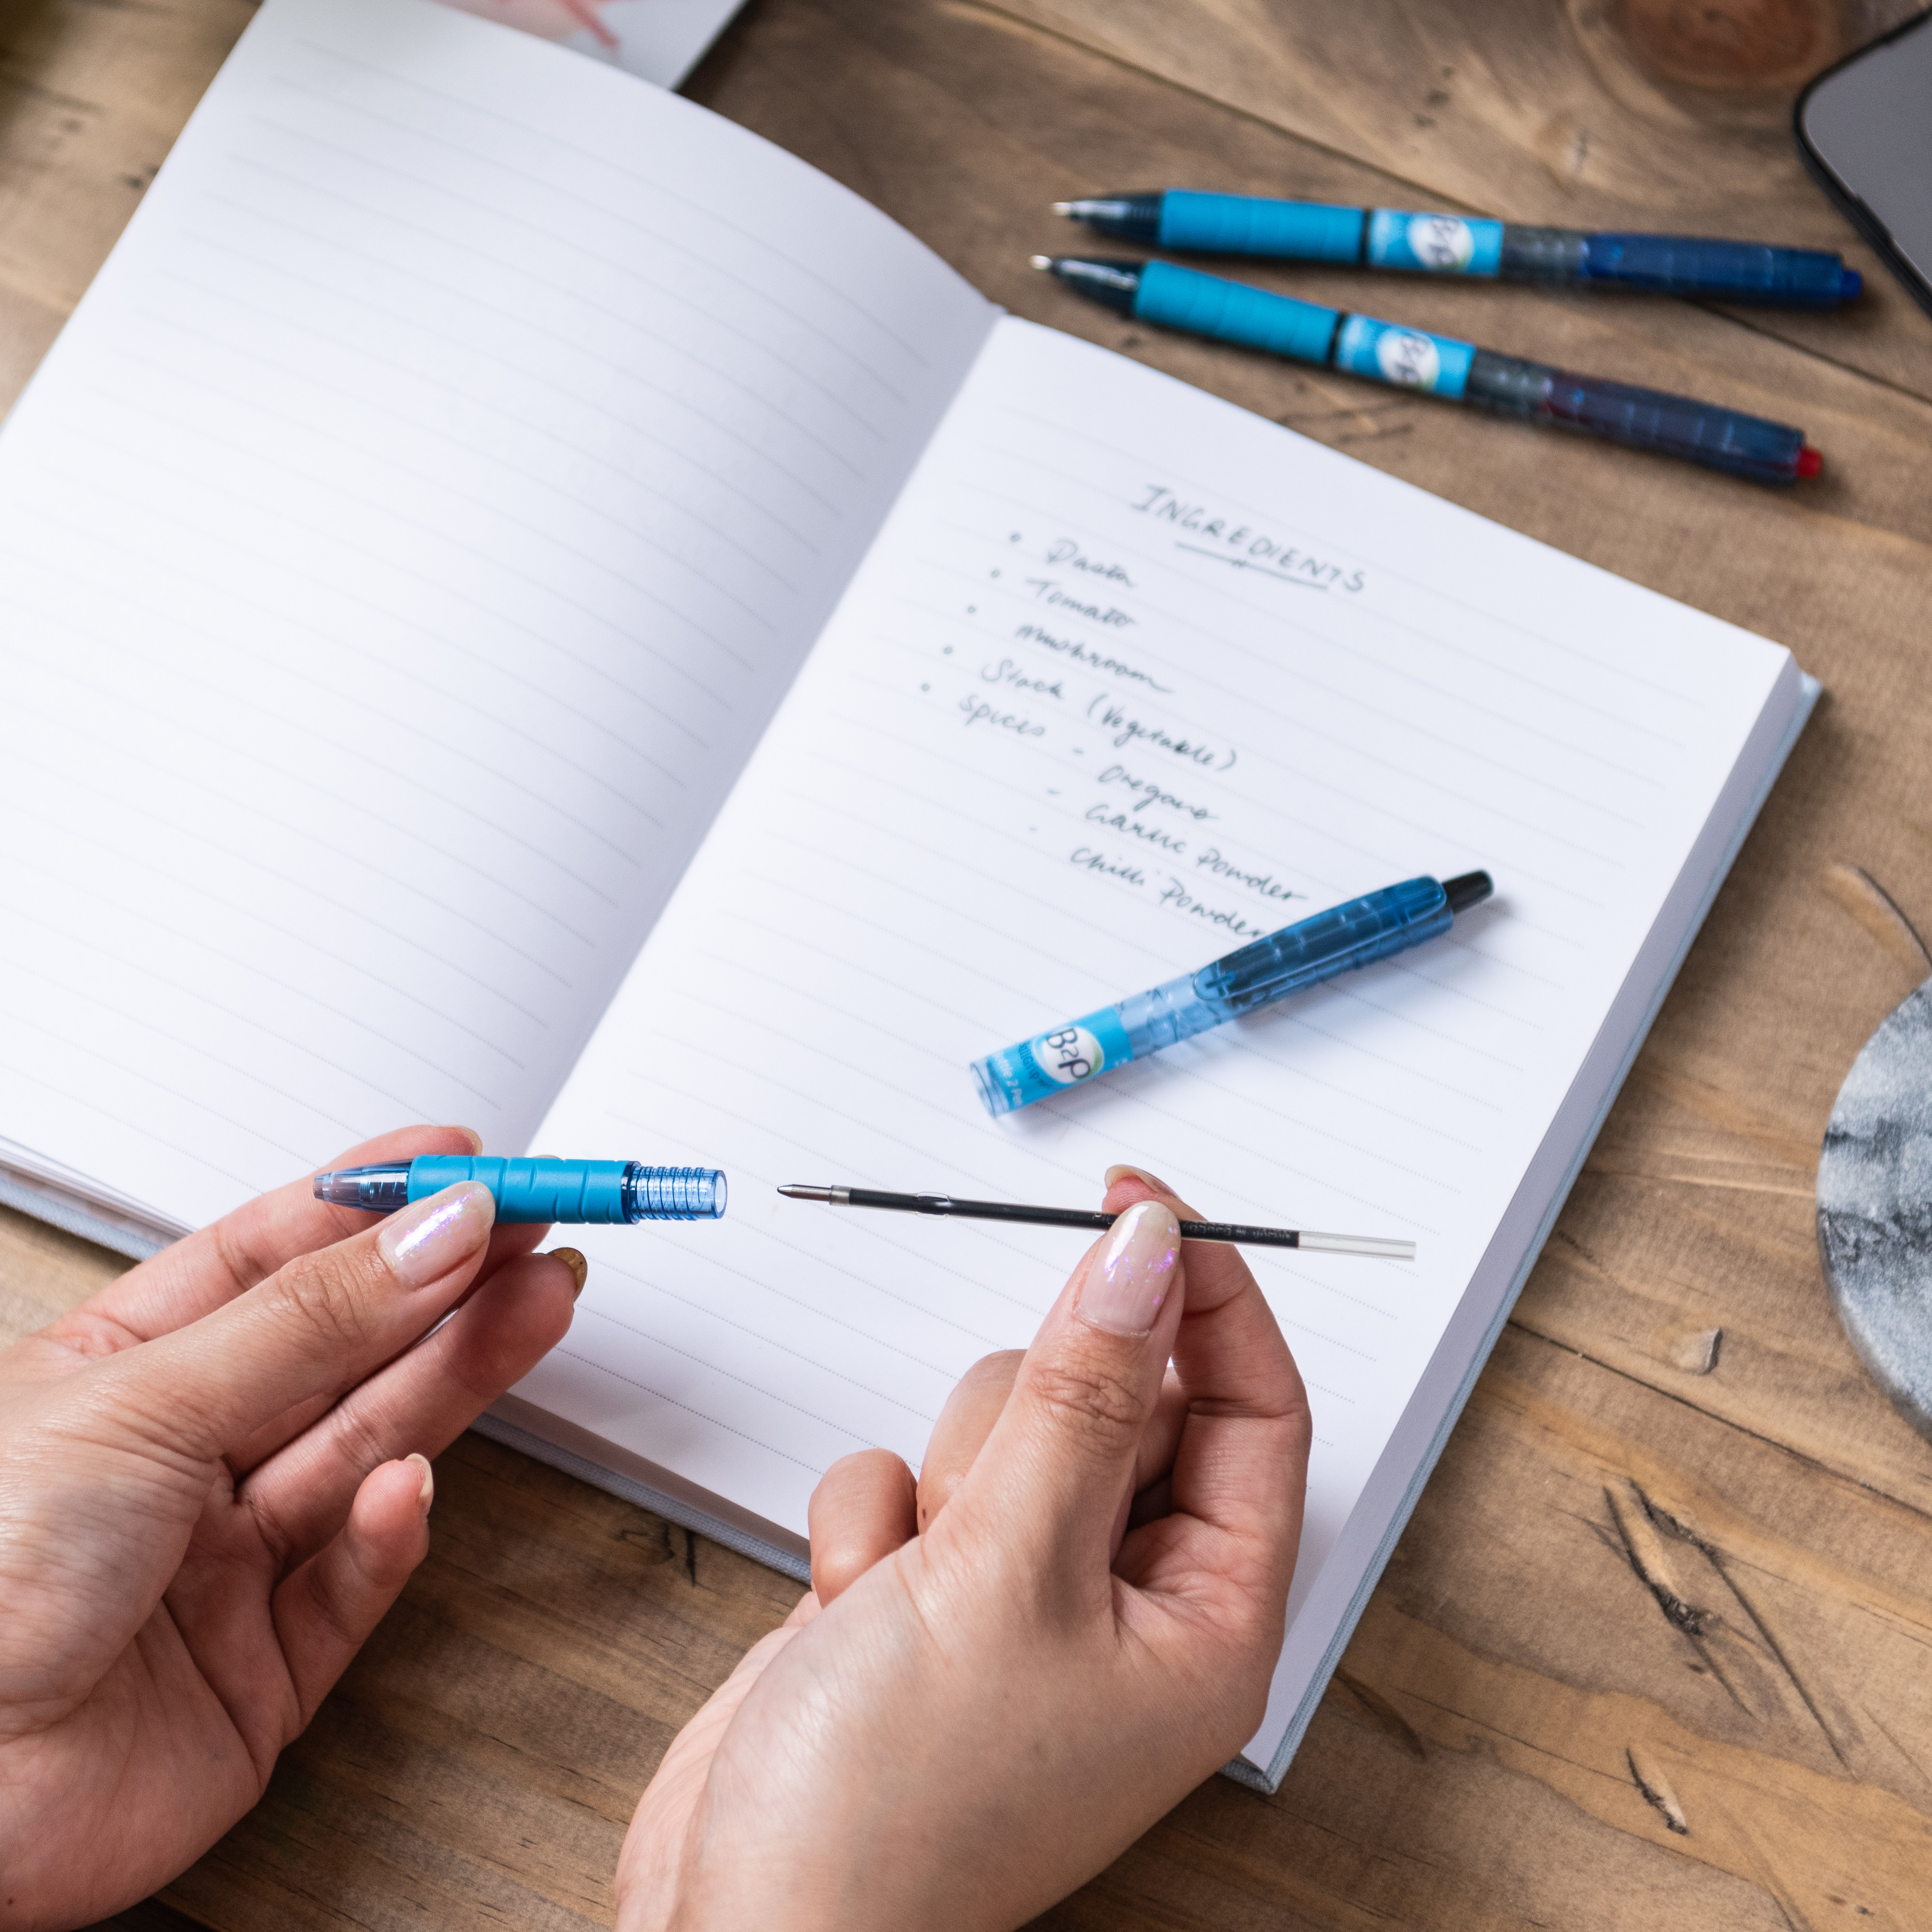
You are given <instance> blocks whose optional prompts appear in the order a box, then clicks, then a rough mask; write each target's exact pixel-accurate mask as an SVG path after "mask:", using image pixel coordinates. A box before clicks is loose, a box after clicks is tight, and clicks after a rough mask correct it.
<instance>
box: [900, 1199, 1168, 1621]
mask: <svg viewBox="0 0 1932 1932" xmlns="http://www.w3.org/2000/svg"><path fill="white" fill-rule="evenodd" d="M1185 1299H1186V1296H1185V1292H1184V1277H1183V1272H1182V1264H1181V1234H1180V1230H1179V1229H1178V1227H1177V1226H1175V1217H1174V1216H1173V1214H1172V1213H1171V1212H1170V1211H1169V1210H1168V1208H1166V1207H1165V1206H1164V1205H1162V1204H1161V1203H1160V1202H1155V1201H1145V1202H1141V1203H1140V1204H1139V1205H1136V1206H1135V1207H1133V1208H1130V1210H1129V1211H1127V1213H1125V1214H1123V1215H1122V1216H1121V1218H1120V1219H1119V1220H1118V1221H1117V1222H1115V1224H1114V1226H1112V1228H1111V1229H1109V1231H1108V1232H1107V1233H1106V1234H1105V1235H1103V1236H1102V1237H1101V1238H1100V1241H1097V1242H1096V1243H1095V1244H1094V1247H1093V1248H1092V1249H1091V1250H1090V1251H1089V1253H1088V1255H1087V1256H1086V1258H1085V1260H1084V1261H1083V1262H1082V1263H1081V1265H1080V1266H1079V1268H1076V1270H1075V1271H1074V1274H1073V1279H1072V1280H1070V1282H1069V1283H1067V1287H1066V1289H1064V1291H1063V1292H1062V1293H1061V1297H1060V1298H1059V1300H1058V1301H1057V1302H1056V1303H1055V1304H1054V1306H1053V1308H1052V1310H1051V1311H1050V1312H1049V1314H1048V1316H1047V1318H1046V1321H1045V1322H1043V1324H1042V1325H1041V1327H1040V1333H1039V1334H1038V1335H1037V1336H1036V1337H1034V1344H1033V1346H1032V1347H1031V1349H1028V1351H1027V1354H1026V1359H1025V1361H1024V1362H1023V1363H1022V1364H1021V1366H1020V1371H1019V1376H1017V1378H1016V1379H1015V1382H1014V1384H1013V1393H1012V1394H1011V1395H1010V1396H1009V1397H1008V1398H1007V1403H1006V1406H1005V1407H1004V1409H1002V1410H1001V1413H1000V1418H999V1420H998V1421H997V1422H996V1423H995V1424H994V1426H993V1431H992V1435H991V1436H989V1438H988V1439H987V1442H986V1448H984V1449H983V1450H982V1451H981V1452H980V1457H979V1459H978V1460H977V1462H976V1463H974V1466H973V1468H972V1469H971V1472H969V1473H968V1476H967V1478H966V1479H965V1481H964V1482H962V1484H960V1485H959V1488H958V1490H956V1492H955V1493H954V1495H953V1499H952V1502H951V1503H950V1505H949V1507H948V1508H947V1511H946V1513H945V1514H944V1516H943V1517H941V1520H940V1522H939V1523H938V1525H936V1526H935V1528H936V1529H938V1530H940V1531H942V1532H943V1531H944V1530H945V1529H947V1526H949V1524H950V1523H952V1522H953V1521H954V1520H957V1519H958V1518H959V1515H960V1512H961V1511H962V1508H965V1506H966V1505H968V1502H969V1499H970V1502H971V1511H970V1515H969V1519H968V1525H967V1531H968V1532H970V1530H971V1527H972V1526H974V1525H975V1524H977V1523H983V1522H986V1521H988V1520H992V1521H994V1522H996V1523H998V1524H999V1525H1000V1532H999V1535H998V1537H997V1538H995V1541H997V1542H998V1543H999V1544H1001V1545H1002V1546H1003V1547H1005V1548H1006V1549H1007V1550H1009V1551H1010V1553H1011V1554H1012V1555H1013V1556H1014V1557H1015V1558H1016V1559H1018V1561H1019V1562H1020V1563H1022V1565H1025V1567H1026V1568H1028V1570H1029V1571H1033V1572H1034V1573H1036V1574H1037V1573H1040V1572H1043V1571H1049V1570H1051V1571H1057V1572H1061V1573H1063V1574H1069V1573H1070V1574H1074V1575H1076V1576H1078V1577H1081V1578H1082V1579H1083V1580H1085V1581H1086V1582H1088V1583H1098V1582H1100V1581H1101V1580H1103V1579H1104V1577H1105V1575H1106V1568H1107V1559H1108V1555H1109V1549H1110V1547H1111V1540H1112V1532H1113V1529H1114V1525H1115V1518H1116V1517H1117V1516H1118V1513H1119V1510H1120V1505H1121V1496H1122V1495H1123V1494H1124V1492H1125V1491H1126V1489H1127V1485H1128V1484H1129V1483H1130V1481H1132V1478H1133V1471H1134V1466H1135V1461H1136V1457H1137V1455H1138V1454H1139V1449H1140V1444H1141V1438H1142V1435H1143V1434H1144V1433H1145V1430H1146V1428H1147V1425H1148V1421H1149V1420H1150V1418H1151V1417H1152V1415H1153V1414H1154V1408H1155V1405H1156V1403H1157V1402H1158V1400H1159V1399H1160V1387H1161V1377H1162V1372H1163V1370H1164V1369H1165V1367H1166V1363H1167V1358H1168V1354H1169V1350H1170V1349H1171V1348H1172V1346H1173V1342H1174V1336H1175V1330H1176V1328H1177V1327H1178V1325H1179V1324H1180V1322H1181V1310H1182V1307H1183V1304H1184V1301H1185Z"/></svg>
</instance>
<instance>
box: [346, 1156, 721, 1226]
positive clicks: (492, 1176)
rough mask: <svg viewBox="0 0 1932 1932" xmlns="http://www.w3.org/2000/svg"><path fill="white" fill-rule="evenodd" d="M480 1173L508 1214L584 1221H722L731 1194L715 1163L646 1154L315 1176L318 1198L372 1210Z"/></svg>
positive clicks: (382, 1210)
mask: <svg viewBox="0 0 1932 1932" xmlns="http://www.w3.org/2000/svg"><path fill="white" fill-rule="evenodd" d="M458 1181H480V1182H481V1184H483V1185H484V1187H487V1188H488V1189H489V1190H490V1193H492V1194H493V1196H495V1197H496V1219H497V1220H499V1221H517V1222H531V1221H538V1222H543V1221H559V1222H563V1223H571V1224H576V1225H584V1224H589V1223H605V1224H609V1223H621V1222H637V1221H715V1220H717V1219H718V1217H719V1216H720V1215H721V1214H723V1213H724V1203H725V1201H726V1199H727V1197H728V1195H729V1192H730V1190H729V1189H728V1188H727V1186H726V1184H725V1180H724V1175H723V1174H722V1173H721V1172H719V1171H718V1169H716V1168H715V1167H646V1166H645V1165H644V1163H643V1162H642V1161H638V1160H543V1159H538V1158H535V1157H529V1158H525V1159H521V1160H502V1159H501V1158H499V1157H496V1156H494V1155H486V1154H419V1155H418V1156H417V1157H416V1159H415V1160H411V1161H386V1162H384V1163H382V1164H381V1165H380V1166H375V1167H345V1168H340V1169H337V1170H336V1172H334V1173H332V1174H318V1175H317V1176H316V1178H315V1198H316V1199H317V1200H318V1201H329V1202H334V1203H335V1205H336V1206H338V1207H339V1208H361V1209H362V1211H363V1212H364V1213H365V1214H394V1213H395V1211H396V1210H397V1209H398V1208H402V1207H406V1206H407V1205H408V1204H409V1203H410V1202H412V1201H422V1200H426V1199H428V1197H429V1196H431V1195H432V1194H438V1193H441V1192H442V1191H443V1189H444V1188H446V1187H454V1186H455V1184H457V1183H458Z"/></svg>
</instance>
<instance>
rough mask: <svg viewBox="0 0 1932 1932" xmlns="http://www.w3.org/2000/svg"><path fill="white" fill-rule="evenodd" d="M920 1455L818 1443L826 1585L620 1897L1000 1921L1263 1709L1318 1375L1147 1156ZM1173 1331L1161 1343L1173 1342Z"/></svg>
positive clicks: (1222, 1759)
mask: <svg viewBox="0 0 1932 1932" xmlns="http://www.w3.org/2000/svg"><path fill="white" fill-rule="evenodd" d="M1108 1179H1109V1190H1108V1193H1107V1196H1106V1205H1107V1206H1108V1207H1109V1208H1112V1209H1113V1210H1115V1211H1117V1212H1119V1213H1120V1214H1121V1220H1119V1222H1118V1223H1116V1225H1115V1227H1114V1228H1113V1229H1111V1230H1110V1231H1109V1233H1108V1234H1107V1235H1106V1236H1104V1237H1103V1238H1102V1240H1101V1241H1099V1242H1097V1244H1095V1246H1094V1248H1093V1250H1091V1251H1090V1253H1088V1256H1086V1258H1085V1259H1084V1260H1083V1261H1082V1263H1081V1265H1079V1268H1076V1270H1075V1271H1074V1274H1073V1278H1072V1279H1071V1280H1070V1281H1069V1283H1067V1288H1066V1289H1065V1291H1064V1293H1063V1294H1062V1295H1061V1298H1060V1299H1059V1301H1058V1302H1057V1303H1056V1304H1055V1307H1054V1308H1053V1310H1052V1313H1050V1314H1049V1316H1047V1318H1046V1322H1044V1324H1043V1325H1042V1327H1041V1329H1040V1334H1039V1335H1038V1336H1037V1337H1036V1339H1035V1340H1034V1345H1033V1346H1032V1347H1031V1349H1028V1351H1027V1352H1026V1354H1025V1356H1024V1358H1013V1357H1008V1358H997V1357H996V1358H992V1359H991V1360H990V1361H989V1362H988V1363H985V1364H981V1365H980V1368H979V1369H978V1370H975V1371H974V1373H973V1374H972V1375H971V1376H968V1378H967V1379H966V1381H965V1382H963V1383H962V1385H961V1387H960V1388H959V1391H956V1394H955V1397H954V1399H953V1400H952V1401H951V1402H950V1403H948V1405H947V1409H946V1411H945V1412H944V1415H942V1416H941V1421H940V1424H939V1426H938V1429H937V1430H936V1431H935V1436H934V1439H933V1442H932V1447H931V1449H930V1450H929V1454H928V1456H927V1458H926V1463H925V1465H924V1467H923V1469H922V1474H921V1477H920V1479H919V1482H918V1484H914V1481H913V1477H912V1475H911V1472H910V1471H909V1470H908V1469H907V1467H906V1466H905V1465H904V1463H901V1462H900V1461H899V1460H898V1458H897V1457H892V1456H890V1455H888V1454H886V1453H885V1452H884V1451H869V1452H867V1453H866V1454H862V1455H859V1456H856V1457H847V1459H846V1460H844V1461H843V1462H841V1463H838V1464H836V1465H835V1466H834V1467H833V1468H832V1469H831V1470H830V1471H829V1472H827V1474H826V1478H825V1480H824V1481H823V1483H822V1484H820V1487H819V1489H818V1491H817V1494H816V1495H815V1496H814V1498H813V1502H812V1511H811V1532H812V1535H811V1547H812V1577H813V1584H814V1588H813V1590H812V1591H811V1593H809V1594H808V1595H807V1596H806V1597H805V1598H804V1599H803V1600H802V1602H801V1603H800V1604H799V1607H798V1610H796V1612H795V1613H793V1616H792V1617H791V1619H790V1620H789V1621H788V1622H787V1625H785V1627H784V1628H782V1629H781V1630H778V1631H774V1632H773V1633H772V1634H771V1636H769V1637H766V1639H764V1640H763V1642H762V1643H759V1644H758V1645H757V1646H754V1648H753V1649H752V1650H751V1652H749V1653H748V1655H747V1656H746V1657H745V1660H744V1661H743V1662H742V1664H740V1665H739V1668H738V1670H736V1672H735V1673H733V1676H731V1678H730V1679H729V1680H728V1681H727V1682H726V1683H725V1684H724V1685H723V1686H722V1687H721V1688H720V1690H719V1691H718V1692H717V1694H715V1696H714V1697H712V1700H710V1702H709V1703H707V1704H706V1706H705V1707H704V1708H703V1710H702V1711H700V1712H699V1713H698V1715H697V1716H696V1717H695V1718H693V1719H692V1721H691V1723H690V1724H688V1726H686V1727H685V1730H683V1732H682V1733H680V1735H679V1737H678V1738H677V1739H676V1742H674V1743H673V1745H672V1747H671V1748H670V1751H669V1752H668V1753H667V1754H666V1756H665V1758H664V1762H663V1763H662V1764H661V1766H659V1768H658V1774H657V1775H656V1777H655V1778H654V1779H653V1780H652V1783H651V1785H650V1787H649V1790H646V1793H644V1796H643V1801H642V1802H641V1803H640V1805H639V1806H638V1808H637V1816H636V1817H635V1818H634V1820H633V1821H632V1824H631V1831H630V1834H629V1836H628V1838H627V1839H626V1841H625V1847H624V1853H623V1857H622V1861H621V1863H620V1865H619V1873H618V1897H619V1925H620V1926H621V1927H624V1928H625V1932H646V1928H671V1927H677V1928H685V1932H688V1928H694V1927H719V1928H724V1927H733V1928H735V1927H741V1926H744V1925H749V1924H772V1925H782V1926H784V1927H787V1932H806V1928H817V1927H839V1928H841V1932H867V1928H872V1927H879V1928H886V1927H890V1928H892V1932H900V1929H901V1928H903V1927H907V1926H918V1927H921V1928H922V1932H938V1928H957V1932H998V1928H1005V1927H1012V1926H1016V1925H1018V1924H1021V1923H1022V1921H1025V1920H1026V1919H1028V1918H1031V1917H1032V1916H1034V1915H1035V1914H1036V1913H1037V1912H1040V1911H1041V1910H1043V1909H1045V1907H1046V1906H1048V1905H1049V1904H1050V1903H1052V1902H1053V1901H1054V1900H1055V1899H1058V1898H1059V1897H1063V1896H1064V1894H1066V1893H1067V1892H1068V1891H1071V1890H1073V1888H1074V1887H1075V1886H1076V1885H1079V1884H1080V1883H1081V1882H1082V1881H1083V1880H1085V1879H1087V1878H1089V1877H1091V1876H1092V1875H1093V1874H1094V1873H1096V1872H1097V1871H1099V1870H1101V1869H1102V1868H1103V1867H1104V1866H1105V1865H1106V1864H1108V1863H1109V1861H1111V1860H1112V1859H1113V1858H1115V1857H1116V1856H1118V1855H1119V1853H1120V1852H1122V1851H1123V1850H1124V1849H1126V1847H1127V1846H1128V1845H1129V1844H1130V1843H1132V1842H1133V1840H1134V1839H1135V1838H1137V1837H1138V1836H1139V1835H1140V1834H1141V1833H1142V1832H1144V1831H1145V1830H1146V1829H1147V1828H1148V1826H1150V1825H1151V1824H1152V1823H1154V1821H1155V1820H1157V1818H1159V1817H1160V1816H1161V1815H1162V1814H1163V1813H1164V1812H1165V1811H1167V1810H1168V1809H1169V1808H1171V1807H1172V1805H1174V1804H1175V1802H1177V1801H1178V1799H1180V1798H1181V1796H1184V1794H1185V1793H1187V1791H1188V1790H1190V1789H1191V1788H1192V1787H1193V1786H1194V1785H1196V1784H1198V1783H1199V1781H1201V1780H1202V1778H1205V1777H1207V1776H1208V1775H1210V1774H1211V1772H1214V1770H1215V1769H1217V1767H1218V1766H1220V1765H1222V1764H1223V1763H1226V1761H1227V1760H1229V1758H1230V1757H1232V1756H1233V1755H1234V1754H1235V1752H1236V1751H1239V1750H1240V1748H1241V1746H1242V1745H1244V1744H1245V1743H1246V1742H1247V1740H1248V1739H1249V1738H1250V1736H1253V1733H1254V1731H1255V1730H1256V1727H1258V1725H1259V1722H1260V1720H1261V1717H1262V1712H1263V1709H1264V1708H1265V1702H1266V1698H1267V1693H1268V1682H1269V1678H1270V1676H1271V1672H1272V1670H1273V1667H1274V1662H1275V1659H1276V1657H1277V1654H1278V1652H1279V1651H1280V1646H1281V1640H1282V1633H1283V1619H1284V1616H1285V1613H1286V1602H1287V1596H1288V1586H1289V1578H1290V1577H1291V1575H1292V1572H1293V1570H1294V1566H1295V1547H1296V1544H1297V1541H1298V1538H1299V1535H1300V1531H1301V1507H1302V1498H1303V1492H1304V1487H1305V1484H1306V1479H1307V1462H1308V1444H1309V1418H1308V1409H1307V1399H1306V1397H1305V1395H1304V1392H1303V1389H1302V1385H1301V1377H1300V1376H1299V1375H1298V1373H1296V1370H1295V1364H1294V1361H1293V1360H1292V1358H1291V1357H1290V1355H1289V1351H1288V1348H1287V1345H1286V1343H1285V1342H1284V1341H1283V1339H1282V1336H1281V1332H1280V1329H1279V1328H1277V1325H1276V1324H1275V1321H1274V1316H1273V1315H1272V1314H1271V1313H1270V1311H1269V1310H1268V1304H1267V1303H1266V1302H1265V1301H1264V1300H1263V1299H1262V1295H1261V1292H1260V1290H1259V1289H1258V1288H1257V1287H1256V1284H1255V1281H1254V1278H1253V1276H1252V1275H1251V1274H1250V1273H1249V1271H1248V1269H1247V1265H1246V1264H1245V1263H1244V1262H1243V1261H1242V1260H1241V1256H1240V1255H1239V1254H1238V1252H1237V1251H1236V1250H1234V1249H1232V1248H1230V1247H1218V1246H1211V1245H1208V1244H1193V1245H1191V1246H1190V1247H1187V1249H1186V1250H1183V1248H1182V1247H1181V1241H1180V1237H1179V1231H1178V1228H1177V1226H1176V1225H1175V1211H1176V1210H1177V1209H1178V1211H1180V1212H1181V1213H1182V1214H1187V1213H1188V1212H1189V1211H1188V1210H1187V1209H1186V1208H1183V1207H1182V1206H1181V1204H1180V1203H1179V1202H1177V1201H1175V1199H1174V1197H1173V1196H1172V1194H1171V1193H1169V1192H1168V1191H1167V1190H1166V1189H1165V1188H1163V1187H1160V1184H1157V1183H1155V1182H1154V1181H1152V1180H1151V1177H1148V1176H1145V1175H1139V1174H1138V1173H1136V1172H1135V1171H1134V1170H1133V1169H1114V1170H1112V1172H1111V1173H1110V1174H1109V1177H1108ZM1170 1359H1171V1361H1172V1369H1171V1370H1169V1361H1170Z"/></svg>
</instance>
